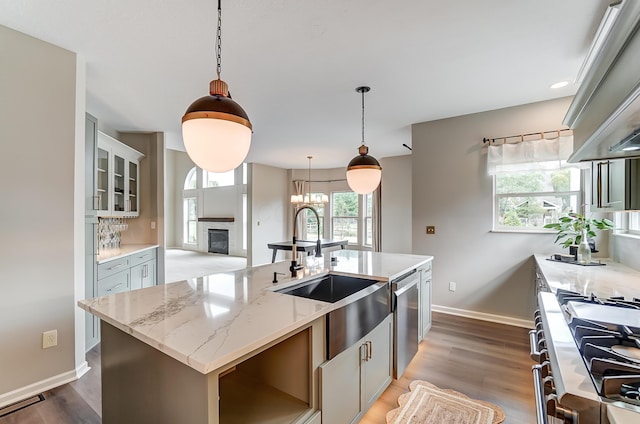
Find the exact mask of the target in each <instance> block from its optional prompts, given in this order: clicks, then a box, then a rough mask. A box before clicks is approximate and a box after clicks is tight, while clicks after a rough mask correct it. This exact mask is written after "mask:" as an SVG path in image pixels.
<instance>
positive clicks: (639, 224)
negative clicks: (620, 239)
mask: <svg viewBox="0 0 640 424" xmlns="http://www.w3.org/2000/svg"><path fill="white" fill-rule="evenodd" d="M628 215H629V217H628V218H629V227H628V230H629V233H632V234H640V212H629V214H628Z"/></svg>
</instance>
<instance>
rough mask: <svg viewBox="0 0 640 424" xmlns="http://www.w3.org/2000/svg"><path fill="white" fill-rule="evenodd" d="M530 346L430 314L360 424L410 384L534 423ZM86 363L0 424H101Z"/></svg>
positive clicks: (518, 423)
mask: <svg viewBox="0 0 640 424" xmlns="http://www.w3.org/2000/svg"><path fill="white" fill-rule="evenodd" d="M528 343H529V339H528V331H527V330H526V329H523V328H518V327H511V326H507V325H500V324H494V323H490V322H485V321H477V320H472V319H468V318H461V317H456V316H452V315H445V314H436V313H434V316H433V328H432V329H431V331H430V332H429V333H428V337H427V339H426V340H425V341H423V342H422V343H421V344H420V348H419V351H418V354H417V355H416V357H415V358H414V359H413V361H412V362H411V364H409V367H408V368H407V371H406V372H405V374H404V375H403V376H402V378H401V379H400V380H394V381H393V382H392V383H391V385H390V386H389V387H388V388H387V390H386V391H385V392H384V393H383V394H382V396H381V397H380V399H378V401H377V402H376V403H375V404H374V405H373V406H372V407H371V409H370V410H369V412H368V413H367V414H366V415H365V417H364V418H363V419H362V421H361V424H384V423H385V416H386V414H387V412H388V411H390V410H391V409H394V408H396V407H397V406H398V404H397V399H398V397H399V396H400V395H401V394H402V393H405V392H407V391H408V387H409V383H410V382H411V381H412V380H426V381H429V382H430V383H433V384H435V385H436V386H438V387H440V388H443V389H444V388H448V389H453V390H457V391H459V392H462V393H464V394H466V395H467V396H469V397H471V398H474V399H481V400H485V401H489V402H492V403H495V404H497V405H499V406H500V407H502V409H504V411H505V414H506V417H507V418H506V420H505V423H506V424H526V423H533V422H535V410H534V403H533V402H534V401H533V383H532V380H531V365H532V364H533V362H532V361H531V360H530V359H529V344H528ZM87 361H88V362H89V366H90V367H91V370H90V371H89V372H88V373H87V374H85V375H84V376H83V377H82V378H81V379H80V380H78V381H74V382H73V383H70V384H66V385H64V386H61V387H58V388H56V389H53V390H49V391H47V392H45V393H44V396H45V401H43V402H39V403H37V404H35V405H32V406H29V407H27V408H25V409H22V410H20V411H17V412H14V413H12V414H10V415H7V416H5V417H2V418H0V424H76V423H77V424H85V423H86V424H94V423H96V424H98V423H101V421H102V420H101V418H100V416H101V397H100V352H99V349H98V348H96V349H93V350H92V351H90V352H89V354H88V355H87ZM330 424H339V423H330ZM443 424H446V423H443Z"/></svg>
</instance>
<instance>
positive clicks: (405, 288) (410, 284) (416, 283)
mask: <svg viewBox="0 0 640 424" xmlns="http://www.w3.org/2000/svg"><path fill="white" fill-rule="evenodd" d="M417 285H418V280H415V281H413V282H411V283H409V284H407V285H406V286H403V287H402V288H401V289H400V290H396V291H394V292H393V294H394V295H396V297H398V296H402V295H403V294H405V293H406V292H408V291H409V290H411V289H412V288H413V287H415V286H417Z"/></svg>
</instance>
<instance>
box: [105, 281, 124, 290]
mask: <svg viewBox="0 0 640 424" xmlns="http://www.w3.org/2000/svg"><path fill="white" fill-rule="evenodd" d="M123 284H124V283H120V284H116V285H115V286H113V287H111V288H110V289H107V291H108V292H110V291H113V290H114V289H116V288H117V287H120V286H121V285H123Z"/></svg>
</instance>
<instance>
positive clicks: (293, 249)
mask: <svg viewBox="0 0 640 424" xmlns="http://www.w3.org/2000/svg"><path fill="white" fill-rule="evenodd" d="M303 209H309V210H310V211H311V212H313V214H314V215H315V216H316V221H318V241H316V258H321V257H322V251H321V246H322V244H321V242H320V216H319V215H318V211H316V210H315V208H314V207H313V206H310V205H302V206H300V207H299V208H298V210H297V211H296V215H295V216H294V217H293V243H292V244H291V253H292V255H293V257H292V258H291V266H290V267H289V271H291V276H292V277H295V276H296V271H298V270H299V269H302V265H298V261H297V260H296V258H297V257H298V252H297V246H296V236H297V233H298V232H297V227H298V226H297V225H296V222H297V220H298V214H299V213H300V212H301V211H302V210H303Z"/></svg>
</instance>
